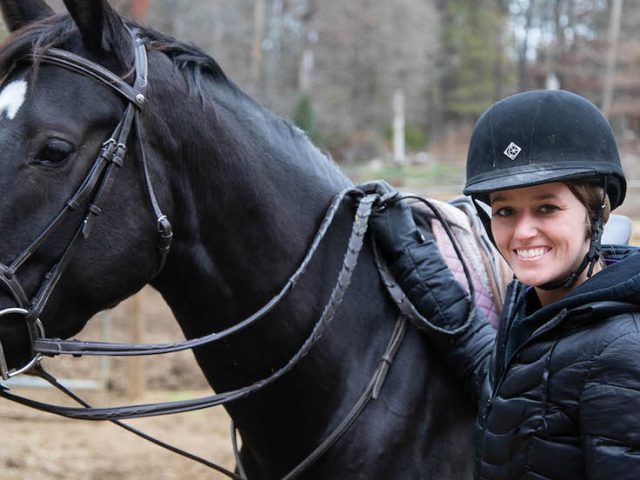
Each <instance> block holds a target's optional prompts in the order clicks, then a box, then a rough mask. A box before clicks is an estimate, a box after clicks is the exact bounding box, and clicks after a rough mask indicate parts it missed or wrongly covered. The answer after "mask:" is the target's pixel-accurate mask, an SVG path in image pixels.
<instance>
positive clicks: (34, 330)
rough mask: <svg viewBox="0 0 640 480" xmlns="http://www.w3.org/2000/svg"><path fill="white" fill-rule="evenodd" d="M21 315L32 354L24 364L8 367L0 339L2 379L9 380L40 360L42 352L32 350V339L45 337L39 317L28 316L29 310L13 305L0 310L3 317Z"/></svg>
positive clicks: (0, 371) (31, 367)
mask: <svg viewBox="0 0 640 480" xmlns="http://www.w3.org/2000/svg"><path fill="white" fill-rule="evenodd" d="M15 314H19V315H23V316H24V318H25V321H26V322H28V323H27V331H28V332H29V343H30V344H31V354H32V355H33V356H32V358H31V360H29V361H28V362H27V363H26V364H25V365H23V366H22V367H19V368H13V369H9V366H8V364H7V359H6V356H5V353H4V348H3V346H2V342H1V341H0V378H2V380H9V379H10V378H12V377H15V376H16V375H20V374H21V373H25V372H28V371H30V370H31V369H33V368H34V367H35V366H36V365H38V364H39V363H40V361H41V360H42V354H40V353H35V352H34V351H33V344H34V340H36V339H37V338H45V334H44V326H43V325H42V322H41V321H40V319H39V318H35V319H32V318H29V311H28V310H26V309H24V308H19V307H13V308H5V309H4V310H0V317H4V316H6V315H15Z"/></svg>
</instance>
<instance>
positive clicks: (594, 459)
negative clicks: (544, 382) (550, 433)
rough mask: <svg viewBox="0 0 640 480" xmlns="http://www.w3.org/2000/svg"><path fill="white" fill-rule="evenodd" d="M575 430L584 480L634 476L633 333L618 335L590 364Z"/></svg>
mask: <svg viewBox="0 0 640 480" xmlns="http://www.w3.org/2000/svg"><path fill="white" fill-rule="evenodd" d="M636 325H637V323H636ZM636 328H637V327H636ZM580 429H581V437H582V445H583V449H584V456H585V462H586V465H585V472H586V478H588V479H590V480H600V479H603V480H611V479H614V478H615V479H616V480H621V479H629V480H630V479H637V478H640V333H639V332H638V331H637V330H636V331H634V332H631V333H626V334H624V335H622V336H620V337H618V338H617V339H616V340H614V341H613V342H611V343H610V344H609V345H608V346H607V348H606V349H605V350H604V351H603V352H602V353H601V354H600V355H598V357H597V359H596V360H595V362H594V364H593V366H592V368H591V369H590V374H589V378H588V380H587V382H586V383H585V386H584V390H583V392H582V395H581V399H580Z"/></svg>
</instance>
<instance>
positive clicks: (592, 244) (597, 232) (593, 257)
mask: <svg viewBox="0 0 640 480" xmlns="http://www.w3.org/2000/svg"><path fill="white" fill-rule="evenodd" d="M608 187H609V177H608V175H604V176H603V194H602V201H601V202H600V205H599V206H598V211H597V212H596V218H595V219H593V220H592V221H591V239H590V241H589V250H588V251H587V253H586V255H585V256H584V258H583V259H582V262H580V265H579V266H578V268H577V269H576V270H575V271H573V272H572V273H571V274H570V275H569V276H568V277H567V278H565V279H563V280H553V281H551V282H547V283H543V284H542V285H537V288H541V289H542V290H555V289H556V288H560V287H562V288H565V289H569V288H571V287H572V286H573V285H574V284H575V283H576V281H577V280H578V277H579V276H580V275H581V274H582V272H583V271H584V269H585V268H587V267H589V269H588V270H587V278H590V277H591V275H593V269H594V267H595V265H596V263H597V262H598V259H599V258H600V247H601V244H600V243H601V241H602V232H603V230H604V223H603V216H604V210H605V208H606V205H605V204H606V196H607V188H608Z"/></svg>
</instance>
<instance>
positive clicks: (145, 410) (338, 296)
mask: <svg viewBox="0 0 640 480" xmlns="http://www.w3.org/2000/svg"><path fill="white" fill-rule="evenodd" d="M348 191H349V192H351V193H353V192H354V190H348ZM342 195H343V194H340V195H338V197H340V198H341V196H342ZM376 198H377V195H375V194H368V195H365V196H364V197H362V198H361V199H360V203H359V204H358V209H357V211H356V215H355V221H354V223H353V226H352V230H351V236H350V237H349V242H348V245H347V248H346V250H345V253H344V259H343V263H342V267H341V269H340V272H339V274H338V278H337V280H336V284H335V286H334V288H333V290H332V292H331V296H330V298H329V301H328V303H327V304H326V305H325V308H324V310H323V311H322V314H321V315H320V317H319V318H318V321H317V322H316V324H315V326H314V327H313V330H312V331H311V333H310V334H309V336H308V337H307V339H306V340H305V342H304V343H303V344H302V346H301V347H300V349H299V350H298V352H297V353H296V354H295V355H294V356H293V357H291V359H290V360H289V361H288V362H287V363H286V364H285V365H284V366H282V367H281V368H280V369H278V370H276V371H275V372H273V373H272V374H271V375H269V376H268V377H265V378H264V379H262V380H259V381H257V382H255V383H254V384H252V385H249V386H247V387H242V388H238V389H236V390H232V391H229V392H225V393H221V394H217V395H211V396H207V397H202V398H196V399H190V400H182V401H174V402H165V403H155V404H147V405H132V406H124V407H113V408H74V407H64V406H58V405H52V404H47V403H44V402H39V401H35V400H31V399H28V398H24V397H21V396H17V395H13V394H11V393H8V392H6V391H2V390H1V389H0V397H4V398H8V399H9V400H13V401H15V402H17V403H21V404H23V405H26V406H29V407H32V408H35V409H36V410H42V411H46V412H50V413H54V414H57V415H61V416H64V417H67V418H78V419H83V420H121V419H131V418H142V417H150V416H156V415H167V414H173V413H181V412H188V411H193V410H198V409H202V408H210V407H214V406H216V405H222V404H225V403H229V402H233V401H235V400H239V399H241V398H246V397H248V396H249V395H251V394H253V393H254V392H256V391H258V390H261V389H263V388H264V387H266V386H267V385H270V384H272V383H273V382H275V381H276V380H278V379H279V378H281V377H282V376H284V375H285V374H286V373H288V372H289V371H291V370H292V369H293V367H294V366H295V365H297V364H298V362H299V361H300V360H301V359H302V358H304V357H305V356H306V355H307V354H308V353H309V351H310V350H311V348H312V347H313V345H315V343H316V342H317V341H318V340H319V339H320V337H321V336H322V334H323V333H324V331H325V330H326V328H327V326H328V325H329V323H331V321H332V320H333V318H334V317H335V314H336V311H337V309H338V307H339V306H340V304H341V303H342V300H343V298H344V294H345V292H346V290H347V288H348V287H349V284H350V282H351V277H352V275H353V272H354V270H355V267H356V265H357V262H358V257H359V255H360V251H361V250H362V246H363V240H364V235H365V233H366V231H367V220H368V218H369V215H370V214H371V208H372V205H373V202H374V201H375V199H376ZM316 248H317V247H316ZM316 248H313V251H314V252H315V251H316ZM296 281H297V280H296ZM288 284H289V282H287V285H288Z"/></svg>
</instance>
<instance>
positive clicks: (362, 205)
mask: <svg viewBox="0 0 640 480" xmlns="http://www.w3.org/2000/svg"><path fill="white" fill-rule="evenodd" d="M131 34H132V38H133V41H134V44H135V81H134V83H133V85H129V84H127V83H126V82H124V81H123V80H121V79H120V78H119V77H117V76H116V75H114V74H113V73H112V72H110V71H108V70H106V69H105V68H103V67H101V66H99V65H97V64H95V63H93V62H90V61H88V60H86V59H84V58H82V57H80V56H78V55H75V54H73V53H70V52H66V51H62V50H58V49H50V50H48V51H47V52H45V53H43V54H42V55H40V56H37V57H36V56H34V58H36V59H38V60H39V61H41V62H45V63H49V64H52V65H55V66H59V67H62V68H66V69H68V70H71V71H73V72H76V73H79V74H81V75H83V76H86V77H89V78H92V79H94V80H96V81H97V82H99V83H101V84H103V85H105V86H107V87H109V88H110V89H112V90H114V91H115V92H116V93H118V94H119V95H120V96H121V97H123V98H124V99H125V100H126V101H127V105H126V108H125V111H124V114H123V117H122V119H121V120H120V122H119V123H118V125H117V126H116V127H115V129H114V131H113V133H112V135H111V137H110V138H109V139H108V140H107V141H105V142H104V144H103V146H102V149H101V151H100V153H99V155H98V156H97V158H96V159H95V161H94V163H93V164H92V166H91V168H90V170H89V173H88V174H87V176H86V177H85V178H84V180H83V181H82V183H81V185H80V186H79V188H78V189H77V190H76V192H75V193H74V195H73V196H72V197H71V198H70V199H69V200H68V201H67V202H66V204H65V206H64V208H63V209H62V211H61V212H60V213H59V214H58V215H57V216H56V217H55V218H54V219H53V221H51V223H50V224H49V225H48V226H47V227H46V228H45V229H44V231H43V232H42V233H41V234H40V235H39V236H38V237H37V238H36V240H34V241H33V242H32V243H31V245H29V246H28V247H27V248H26V249H25V250H24V251H23V252H22V253H21V254H20V255H19V256H18V257H17V258H16V259H15V260H14V261H13V262H12V263H11V264H10V265H8V266H6V265H4V264H1V263H0V286H3V287H4V288H5V289H7V290H8V291H9V293H10V294H11V295H12V297H13V298H14V300H15V302H16V304H17V307H15V308H8V309H5V310H2V311H0V317H2V316H9V315H16V316H22V317H24V321H25V323H26V325H27V328H28V331H29V335H30V345H31V351H32V355H33V356H32V358H31V360H30V361H29V362H28V363H27V364H26V365H24V366H22V367H20V368H17V369H14V370H9V368H8V366H7V362H6V359H5V356H4V351H3V348H2V344H1V343H0V376H1V377H2V379H4V380H7V379H9V378H11V377H14V376H16V375H18V374H21V373H31V374H34V375H37V376H39V377H41V378H43V379H44V380H45V381H47V382H48V383H50V384H51V385H52V386H53V387H55V388H57V389H58V390H60V391H61V392H63V393H65V394H66V395H68V396H69V397H70V398H72V399H73V400H75V401H76V402H77V403H79V404H80V405H81V407H66V406H60V405H54V404H49V403H44V402H39V401H36V400H32V399H29V398H26V397H22V396H20V395H15V394H13V393H11V392H10V390H9V388H8V387H6V386H4V385H2V383H0V397H2V398H5V399H8V400H11V401H14V402H16V403H19V404H22V405H25V406H28V407H31V408H34V409H37V410H41V411H45V412H49V413H53V414H57V415H61V416H64V417H67V418H75V419H85V420H108V421H111V422H113V423H115V424H117V425H118V426H120V427H122V428H124V429H126V430H128V431H130V432H132V433H134V434H136V435H138V436H140V437H142V438H144V439H146V440H149V441H151V442H153V443H155V444H156V445H159V446H162V447H164V448H166V449H169V450H171V451H173V452H175V453H178V454H181V455H183V456H186V457H187V458H190V459H192V460H194V461H197V462H199V463H201V464H203V465H206V466H208V467H210V468H213V469H215V470H217V471H219V472H221V473H223V474H224V475H226V476H228V477H230V478H233V479H238V480H246V477H245V476H244V475H238V474H235V473H233V472H230V471H229V470H227V469H225V468H223V467H220V466H218V465H216V464H215V463H213V462H210V461H208V460H205V459H203V458H201V457H198V456H196V455H193V454H190V453H188V452H185V451H184V450H181V449H179V448H177V447H174V446H172V445H170V444H167V443H165V442H163V441H161V440H158V439H155V438H153V437H151V436H149V435H147V434H144V433H143V432H141V431H139V430H138V429H136V428H134V427H132V426H130V425H128V424H125V423H123V422H121V420H122V419H133V418H141V417H148V416H155V415H166V414H173V413H181V412H187V411H193V410H197V409H202V408H209V407H213V406H216V405H222V404H225V403H229V402H232V401H235V400H238V399H241V398H245V397H248V396H249V395H251V394H253V393H255V392H257V391H258V390H261V389H262V388H264V387H266V386H267V385H270V384H272V383H274V382H276V381H277V380H278V379H280V378H281V377H283V376H284V375H285V374H287V373H288V372H290V371H291V370H292V369H293V368H294V367H295V366H296V365H297V364H298V363H299V361H300V360H301V359H302V358H304V357H305V356H306V355H307V354H308V353H309V352H310V350H311V348H312V347H313V346H314V345H315V344H316V343H317V341H318V340H319V339H320V338H321V337H322V335H323V333H324V332H325V330H326V328H327V327H328V325H329V324H330V323H331V321H332V320H333V318H334V317H335V314H336V312H337V310H338V307H339V306H340V304H341V303H342V300H343V299H344V295H345V293H346V291H347V289H348V287H349V285H350V282H351V277H352V275H353V272H354V270H355V268H356V266H357V262H358V258H359V254H360V252H361V250H362V247H363V243H364V236H365V234H366V232H367V228H368V219H369V217H370V215H371V213H372V209H373V207H374V206H377V205H380V203H382V202H384V198H383V197H381V196H380V195H379V194H377V193H371V192H367V191H362V190H360V189H358V188H357V187H353V188H347V189H345V190H343V191H342V192H340V193H339V194H338V195H336V196H335V198H334V199H333V201H332V203H331V205H330V206H329V208H328V209H327V211H326V214H325V217H324V219H323V221H322V222H321V224H320V226H319V228H318V231H317V233H316V235H315V237H314V239H313V241H312V243H311V245H310V247H309V249H308V251H307V254H306V255H305V257H304V259H303V260H302V262H301V263H300V265H299V267H298V268H297V269H296V271H295V272H294V273H293V274H292V275H291V277H290V278H289V279H288V280H287V282H286V283H285V285H284V286H283V287H282V289H281V290H280V292H279V293H278V294H277V295H275V296H274V297H273V298H272V299H271V300H269V301H268V302H267V303H266V304H265V305H264V306H263V307H262V308H260V309H259V310H258V311H256V312H255V313H254V314H253V315H251V316H249V317H247V318H246V319H244V320H242V321H240V322H238V323H236V324H235V325H233V326H232V327H229V328H227V329H225V330H222V331H220V332H214V333H211V334H209V335H206V336H203V337H199V338H195V339H191V340H186V341H182V342H174V343H166V344H128V343H105V342H86V341H79V340H61V339H52V338H47V337H46V335H45V329H44V327H43V325H42V323H41V322H40V320H39V316H40V314H41V313H42V311H43V310H44V308H45V306H46V304H47V302H48V300H49V298H50V295H51V293H52V291H53V289H54V288H55V286H56V285H57V283H58V281H59V280H60V278H61V276H62V274H63V272H64V271H65V268H66V267H67V265H68V264H69V262H70V261H71V259H72V258H73V255H74V254H75V252H76V250H77V247H78V246H79V245H80V242H81V241H82V240H85V239H87V238H88V237H89V236H90V234H91V229H92V226H93V222H94V221H95V219H96V217H97V216H99V215H100V213H101V212H102V209H103V206H104V204H105V202H106V198H107V196H108V193H109V191H110V189H111V187H112V185H113V182H114V178H115V173H116V172H117V170H118V169H119V168H121V167H122V166H123V163H124V159H125V153H126V150H127V147H126V144H127V141H128V138H129V136H130V133H131V131H132V129H133V127H135V131H136V133H137V148H138V150H139V152H138V153H139V155H138V156H139V158H140V162H141V170H142V173H143V176H144V178H145V188H146V191H147V194H148V198H149V201H150V203H151V207H152V209H153V212H154V215H155V217H156V221H157V232H158V252H159V257H160V258H159V262H158V267H157V269H156V270H155V272H154V273H153V277H155V276H156V275H157V274H158V273H159V272H160V271H161V270H162V268H163V266H164V264H165V261H166V257H167V254H168V252H169V248H170V244H171V239H172V229H171V224H170V223H169V221H168V219H167V217H166V215H164V214H163V213H162V211H161V209H160V207H159V205H158V202H157V199H156V196H155V193H154V190H153V186H152V182H151V179H150V175H149V170H148V166H147V161H146V156H145V152H144V141H143V129H142V125H141V123H140V122H139V118H138V116H139V113H140V111H141V109H142V108H143V106H144V104H145V103H146V99H145V93H146V88H147V57H146V49H145V45H144V42H143V41H142V39H141V38H140V36H139V34H138V32H137V31H134V32H131ZM347 197H350V198H352V199H354V200H356V201H357V204H358V206H357V211H356V214H355V217H354V222H353V225H352V229H351V235H350V237H349V241H348V244H347V248H346V250H345V253H344V256H343V262H342V266H341V268H340V271H339V274H338V277H337V279H336V283H335V286H334V288H333V290H332V292H331V296H330V298H329V301H328V302H327V304H326V305H325V307H324V309H323V311H322V314H321V315H320V317H319V318H318V320H317V322H316V323H315V325H314V327H313V329H312V331H311V333H310V334H309V336H308V337H307V338H306V340H305V341H304V343H303V344H302V346H301V347H300V348H299V350H298V351H297V352H296V353H295V354H294V355H293V356H292V357H291V358H290V360H289V361H288V362H287V363H286V364H285V365H284V366H282V367H281V368H280V369H278V370H276V371H275V372H273V373H272V374H271V375H269V376H268V377H266V378H263V379H261V380H259V381H257V382H255V383H254V384H252V385H249V386H246V387H242V388H238V389H236V390H232V391H229V392H225V393H221V394H216V395H211V396H207V397H203V398H197V399H190V400H185V401H175V402H164V403H154V404H143V405H130V406H123V407H112V408H94V407H92V406H91V405H90V404H89V403H87V402H85V401H84V400H82V399H81V398H80V397H78V396H77V395H76V394H75V393H73V392H71V391H70V390H68V389H67V388H66V387H64V386H63V385H61V384H60V383H59V382H58V381H57V379H55V377H53V376H52V375H51V374H49V373H48V372H47V371H46V370H45V369H44V368H43V366H42V364H41V360H42V359H43V357H44V356H56V355H73V356H82V355H117V356H132V355H152V354H162V353H171V352H177V351H181V350H187V349H193V348H196V347H200V346H203V345H208V344H212V343H215V342H219V341H221V340H223V339H225V338H228V337H229V336H231V335H233V334H235V333H238V332H240V331H242V330H244V329H246V328H247V327H249V326H250V325H252V324H253V323H255V322H256V321H258V320H259V319H261V318H263V317H264V316H266V315H267V314H268V313H269V312H270V311H271V310H272V309H273V308H274V307H275V306H276V305H278V304H279V303H280V302H281V301H282V300H283V298H284V297H285V296H286V295H287V293H288V292H289V291H290V290H291V289H292V288H293V287H294V286H295V285H296V284H297V283H298V281H299V279H300V277H301V276H302V275H303V274H304V272H305V271H306V269H307V267H308V265H309V263H310V262H311V260H312V258H313V256H314V254H315V253H316V252H317V250H318V247H319V245H320V243H321V241H322V240H323V238H324V237H325V235H326V233H327V230H328V228H329V226H330V225H331V224H332V222H333V220H334V218H335V216H336V212H337V211H338V209H339V207H340V206H341V204H342V202H343V200H345V198H347ZM83 205H87V206H86V207H85V214H84V215H85V216H84V219H83V221H82V222H81V223H80V225H79V226H78V227H77V229H76V232H75V233H74V235H73V237H72V238H71V240H70V241H69V243H68V244H67V247H66V248H65V250H64V252H63V254H62V256H61V257H60V259H59V260H58V262H57V263H56V264H55V265H54V267H53V268H52V269H51V270H50V271H49V272H48V273H47V274H46V275H45V277H44V280H43V281H42V283H41V285H40V287H39V288H38V290H37V292H36V294H35V296H34V297H33V299H31V301H29V299H28V296H27V295H26V293H25V289H24V288H23V286H22V284H21V283H20V281H19V280H18V277H17V276H16V272H17V271H18V270H19V268H20V267H21V266H22V265H24V263H25V262H26V261H27V260H28V259H29V258H30V257H31V256H32V255H33V254H34V253H35V252H36V251H37V250H38V249H40V248H41V247H42V246H43V245H44V243H45V242H46V240H47V239H48V238H50V237H51V235H52V234H53V233H54V232H55V231H56V230H57V229H58V228H59V227H60V226H61V225H62V223H63V221H64V220H65V219H66V218H67V217H68V216H69V215H70V214H71V212H72V211H74V210H76V209H78V208H80V207H81V206H83ZM439 220H440V221H441V222H442V221H443V220H442V219H439ZM444 224H446V222H444V223H443V225H444ZM447 234H448V235H449V236H450V238H451V240H452V242H453V243H454V245H455V244H456V241H455V238H454V237H453V236H452V234H451V233H450V230H448V229H447ZM456 250H457V248H456ZM374 251H375V253H376V264H377V265H378V271H379V273H380V275H381V277H382V280H383V283H384V284H385V286H386V288H387V289H388V290H389V292H390V294H391V296H392V298H393V299H394V301H395V302H396V303H397V304H398V306H399V307H400V312H401V313H400V315H399V317H398V319H397V321H396V324H395V327H394V329H393V332H392V334H391V337H390V339H389V341H388V344H387V347H386V349H385V351H384V353H383V354H382V356H381V357H380V360H379V362H378V364H377V367H376V368H375V370H374V372H373V373H372V375H371V379H370V381H369V382H368V384H367V386H366V387H365V389H364V391H363V392H362V394H361V395H360V397H359V398H358V400H357V401H356V403H355V404H354V406H353V407H352V409H351V410H350V411H349V412H348V414H347V415H346V416H345V417H344V418H343V419H342V421H341V422H340V423H339V424H338V426H337V427H336V428H335V429H334V431H333V432H332V433H331V434H329V435H328V436H327V437H326V438H325V439H324V440H323V442H322V443H321V444H320V445H319V446H318V447H317V448H316V449H315V450H314V451H313V452H311V453H310V454H309V455H308V456H307V457H306V458H305V459H303V460H302V461H301V462H300V463H299V464H298V465H297V466H296V467H295V468H294V469H293V470H291V471H290V472H289V473H288V474H287V475H285V476H284V477H283V480H292V479H294V478H298V477H299V476H300V475H301V474H302V473H303V472H304V471H306V470H307V469H308V468H309V467H310V466H311V465H313V464H314V463H315V462H316V461H317V460H318V459H319V458H320V457H321V456H322V455H323V454H324V453H325V452H326V451H327V450H328V449H330V448H331V447H332V446H333V445H334V444H335V443H336V442H337V441H338V440H340V438H342V436H343V435H344V434H345V433H346V432H347V431H348V429H349V428H350V427H351V425H352V424H353V423H354V422H355V420H356V419H357V418H358V416H359V415H360V413H361V412H362V411H363V410H364V409H365V407H366V406H367V405H368V403H369V401H371V400H372V399H376V398H377V397H378V395H379V393H380V390H381V388H382V385H383V383H384V380H385V378H386V375H387V372H388V370H389V368H390V366H391V364H392V362H393V360H394V358H395V356H396V353H397V352H398V350H399V348H400V346H401V344H402V340H403V339H404V334H405V331H406V325H407V318H408V319H410V320H412V321H413V322H414V323H415V321H416V318H417V319H418V321H419V323H420V324H421V325H424V324H425V322H426V323H427V324H428V325H429V326H430V327H433V328H434V329H438V327H435V326H432V325H431V324H430V323H429V322H428V321H427V320H426V319H424V318H422V317H421V316H420V315H419V313H418V312H416V311H415V309H414V308H413V307H412V306H410V304H409V302H408V301H407V300H406V297H404V295H403V294H401V293H398V291H399V288H398V286H397V285H396V284H395V281H394V280H393V278H392V277H391V276H390V274H389V273H388V271H387V269H386V267H384V264H383V262H381V260H380V258H379V256H378V253H377V250H376V249H374ZM457 251H458V250H457ZM458 253H459V251H458ZM461 258H462V257H461ZM463 263H464V262H463ZM465 274H467V277H468V279H469V284H470V285H471V283H472V282H471V280H470V275H469V272H468V270H466V269H465ZM472 298H473V296H472ZM472 301H473V300H472ZM408 305H409V306H408ZM474 308H475V305H474ZM467 323H468V322H467ZM467 323H465V325H463V327H460V328H459V329H456V330H454V331H443V333H448V334H451V335H453V334H456V333H459V331H461V330H462V329H463V328H466V324H467ZM440 330H441V329H440ZM233 435H234V445H235V430H234V431H233ZM236 456H237V457H238V459H239V455H238V454H237V452H236ZM238 470H239V471H240V472H241V471H242V466H241V464H240V463H238Z"/></svg>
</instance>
